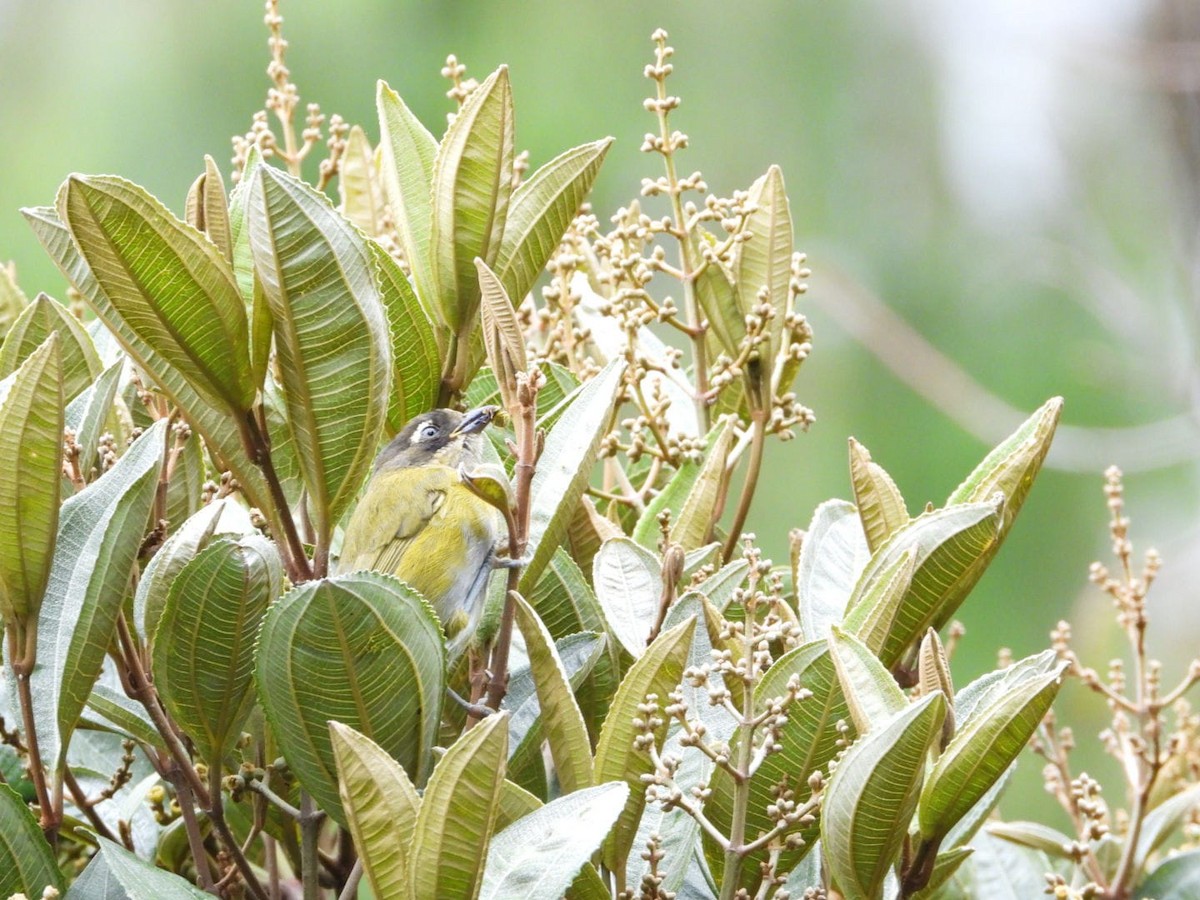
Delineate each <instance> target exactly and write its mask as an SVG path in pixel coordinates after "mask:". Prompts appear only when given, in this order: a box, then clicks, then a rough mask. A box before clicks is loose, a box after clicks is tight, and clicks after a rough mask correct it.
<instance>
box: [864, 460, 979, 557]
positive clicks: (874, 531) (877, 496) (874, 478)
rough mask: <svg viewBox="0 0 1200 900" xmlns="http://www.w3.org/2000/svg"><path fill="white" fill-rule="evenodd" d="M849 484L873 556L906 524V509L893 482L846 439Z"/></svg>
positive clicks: (880, 468) (880, 467)
mask: <svg viewBox="0 0 1200 900" xmlns="http://www.w3.org/2000/svg"><path fill="white" fill-rule="evenodd" d="M850 480H851V481H852V482H853V483H854V502H855V503H857V504H858V514H859V516H860V517H861V518H862V525H863V531H864V532H866V536H867V545H868V546H869V547H870V548H871V552H872V553H874V552H875V551H876V550H878V549H879V548H880V547H882V546H883V545H884V544H885V543H886V542H887V539H888V538H889V537H891V536H892V535H893V534H895V533H896V532H897V531H899V530H900V529H901V528H903V527H904V526H905V525H907V524H908V521H909V520H908V509H907V508H906V507H905V505H904V497H903V496H901V494H900V489H899V488H898V487H896V482H894V481H892V477H891V476H890V475H888V473H887V472H886V471H885V470H884V468H883V466H881V465H879V464H878V463H875V462H872V461H871V454H870V451H868V450H867V448H866V447H864V446H863V445H862V444H860V443H859V442H858V441H856V440H855V439H854V438H850ZM984 499H986V498H984Z"/></svg>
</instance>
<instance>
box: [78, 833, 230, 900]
mask: <svg viewBox="0 0 1200 900" xmlns="http://www.w3.org/2000/svg"><path fill="white" fill-rule="evenodd" d="M97 840H98V841H99V843H100V850H99V852H98V853H97V854H96V856H95V857H94V858H93V860H92V862H91V863H90V864H89V865H88V869H91V868H92V867H93V866H96V865H101V866H103V867H104V868H105V869H106V870H107V873H108V877H107V878H106V879H105V882H106V883H107V885H108V887H107V890H110V891H114V893H111V894H105V895H103V896H104V898H105V900H112V898H115V897H119V896H124V897H125V898H128V900H204V898H211V897H212V895H211V894H206V893H205V892H204V891H202V890H200V889H199V888H198V887H196V886H195V885H193V884H192V883H191V882H189V881H186V880H185V879H183V878H180V877H179V876H178V875H175V874H173V873H171V872H168V871H166V870H165V869H160V868H158V867H157V866H155V865H154V863H151V862H147V861H146V860H144V859H142V858H141V857H140V856H137V855H136V854H133V853H130V852H129V851H128V850H126V849H125V848H124V847H122V846H121V845H120V844H114V843H113V842H112V841H109V840H106V839H105V838H97ZM114 882H115V884H114ZM94 883H95V882H94ZM117 885H120V888H119V890H120V891H122V892H123V894H117V893H115V890H116V889H117V887H116V886H117ZM72 900H74V898H72ZM80 900H84V898H80Z"/></svg>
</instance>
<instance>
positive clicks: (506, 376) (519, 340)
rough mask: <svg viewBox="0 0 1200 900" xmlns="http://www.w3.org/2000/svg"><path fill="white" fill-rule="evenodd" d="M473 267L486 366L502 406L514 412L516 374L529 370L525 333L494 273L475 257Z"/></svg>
mask: <svg viewBox="0 0 1200 900" xmlns="http://www.w3.org/2000/svg"><path fill="white" fill-rule="evenodd" d="M475 268H476V270H477V271H478V273H479V289H480V293H481V304H482V305H481V309H480V311H481V313H482V318H483V346H484V349H485V350H486V351H487V360H488V365H489V366H491V368H492V375H493V377H494V378H495V379H496V386H497V389H498V390H499V392H500V396H501V398H502V399H503V405H504V408H505V409H507V410H510V411H514V412H515V411H516V410H517V409H519V408H520V402H519V401H518V400H517V373H518V372H527V371H528V370H529V360H528V359H526V357H525V335H524V334H523V333H522V331H521V324H520V323H519V322H518V321H517V313H516V310H514V309H513V304H512V300H511V299H509V295H508V292H507V291H505V289H504V285H503V283H501V281H500V279H499V278H498V277H497V276H496V273H495V272H493V271H492V270H491V269H490V268H488V265H487V263H485V262H484V261H483V260H482V259H478V258H477V259H476V260H475Z"/></svg>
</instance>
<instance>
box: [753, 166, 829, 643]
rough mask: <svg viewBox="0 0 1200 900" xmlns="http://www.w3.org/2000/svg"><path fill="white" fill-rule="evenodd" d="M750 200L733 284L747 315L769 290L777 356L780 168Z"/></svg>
mask: <svg viewBox="0 0 1200 900" xmlns="http://www.w3.org/2000/svg"><path fill="white" fill-rule="evenodd" d="M747 199H748V200H749V202H750V203H752V204H753V205H754V206H755V207H757V209H755V211H754V212H752V213H750V215H749V217H748V218H747V220H746V230H747V231H749V232H750V234H751V238H750V240H748V241H743V242H742V243H739V244H738V245H737V247H736V250H735V254H734V260H733V275H734V282H735V283H736V284H737V287H738V293H739V295H740V300H741V303H742V307H743V309H744V310H745V311H746V312H749V311H750V309H749V308H750V306H751V305H753V304H755V303H757V302H758V295H759V291H761V290H763V289H764V288H765V289H766V291H767V302H768V303H770V304H771V306H772V307H774V309H775V315H774V317H773V318H772V319H771V323H770V333H771V343H770V347H769V349H768V350H767V351H765V352H766V353H769V354H770V355H771V356H774V355H775V354H776V353H777V352H778V351H779V345H780V342H781V340H782V336H783V324H784V323H783V320H784V316H785V314H786V313H787V309H788V297H789V284H790V282H791V280H792V215H791V211H790V210H789V208H788V197H787V188H785V187H784V184H783V172H782V171H781V170H780V168H779V166H771V167H770V168H769V169H767V172H766V174H765V175H762V176H761V177H759V178H758V180H756V181H755V182H754V184H752V185H750V190H749V197H748V198H747ZM788 387H790V386H784V387H783V390H784V391H786V390H788ZM816 636H817V635H814V637H816Z"/></svg>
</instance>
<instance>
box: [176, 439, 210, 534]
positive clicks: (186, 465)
mask: <svg viewBox="0 0 1200 900" xmlns="http://www.w3.org/2000/svg"><path fill="white" fill-rule="evenodd" d="M171 451H172V452H173V453H175V458H174V464H173V467H172V469H171V478H170V480H169V481H168V482H167V503H166V513H167V514H166V520H167V523H168V524H169V525H172V524H174V523H177V522H186V521H187V520H188V519H190V518H191V517H192V516H193V515H195V514H196V513H197V512H199V511H200V506H201V504H202V503H203V501H204V483H205V481H207V480H208V473H207V471H206V470H205V467H204V464H205V460H204V447H203V442H202V441H201V440H200V438H199V437H197V436H196V435H193V434H190V433H189V434H188V436H187V437H186V438H184V439H183V440H180V439H179V436H177V435H174V436H172V439H171Z"/></svg>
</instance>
